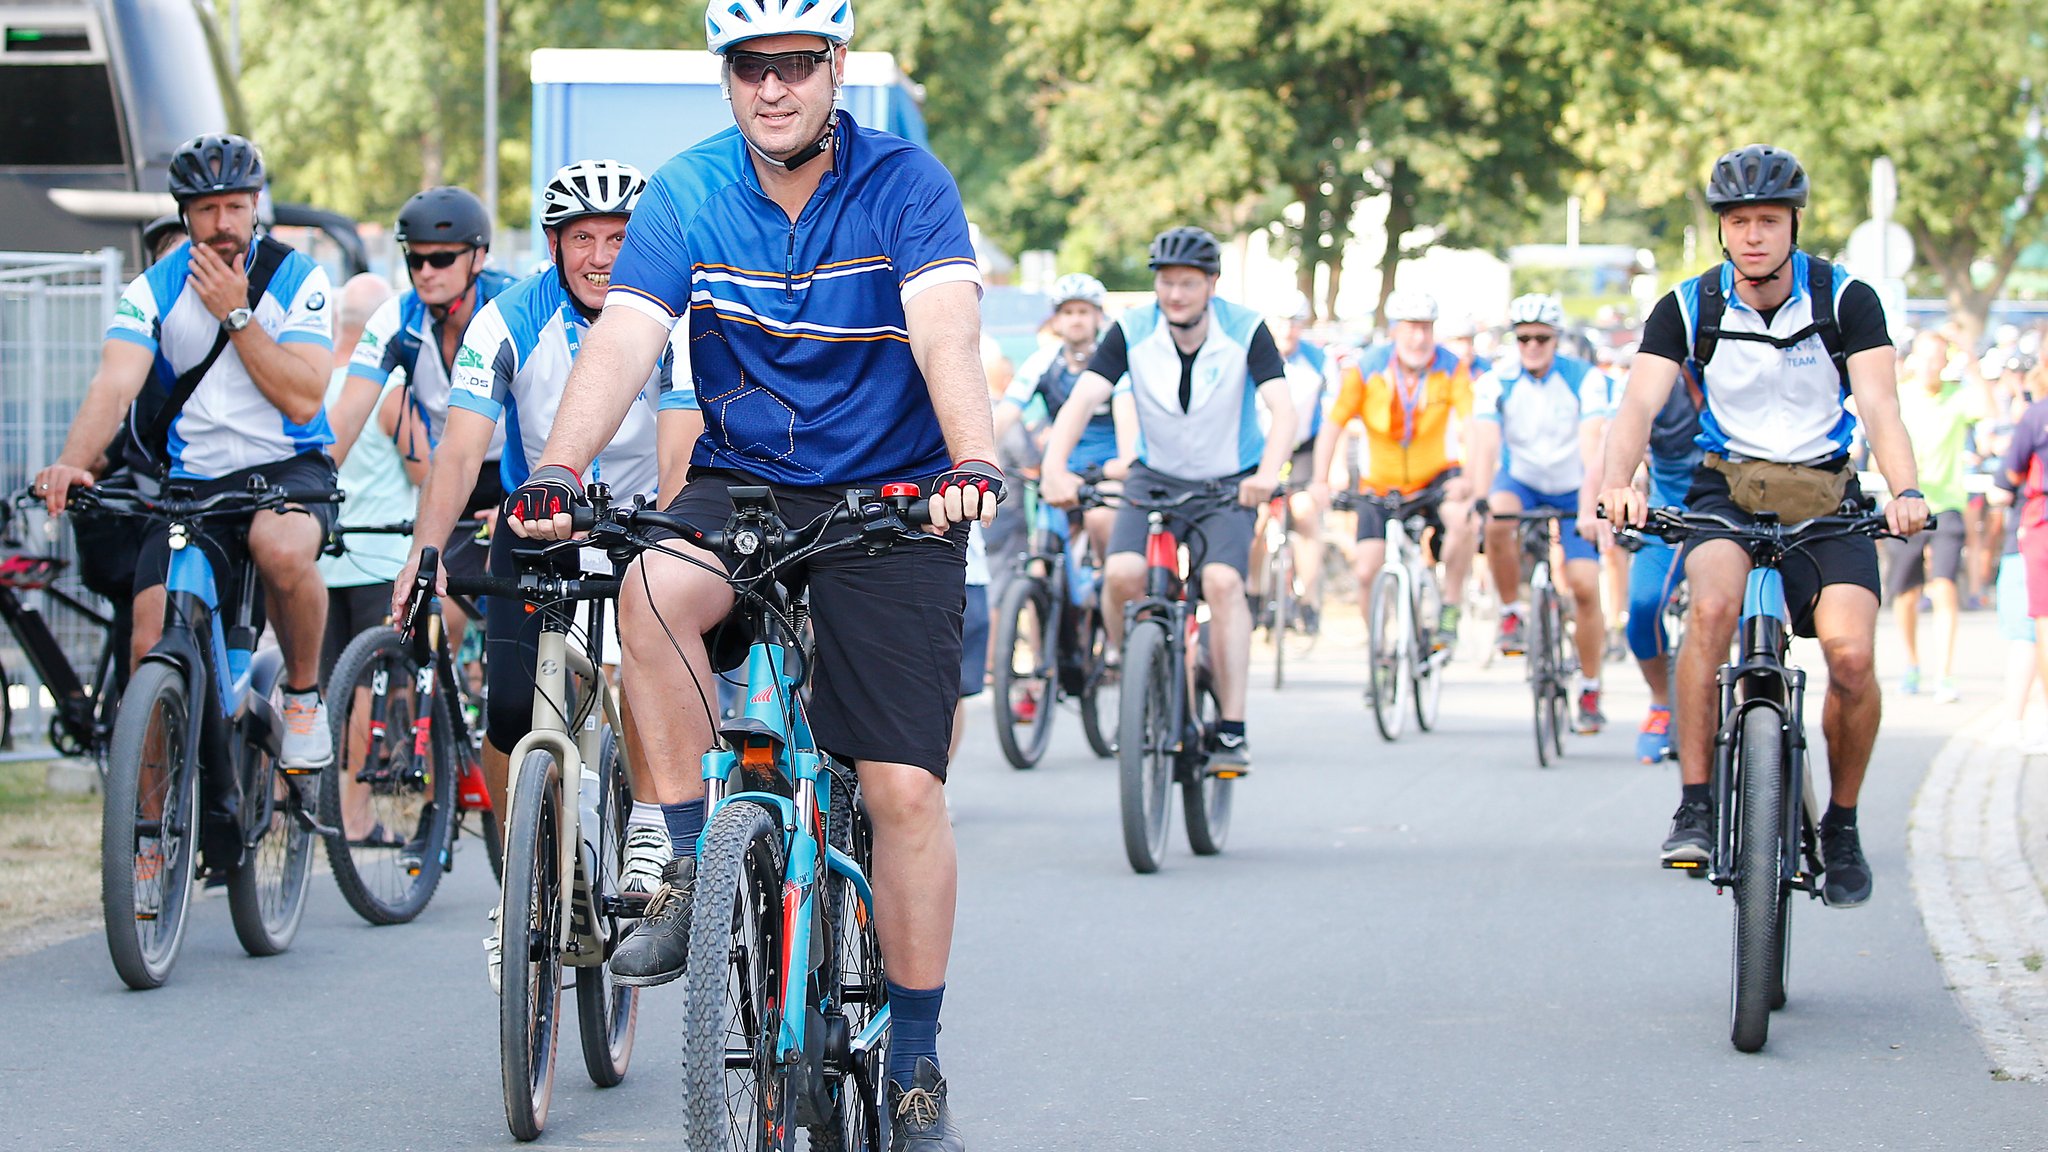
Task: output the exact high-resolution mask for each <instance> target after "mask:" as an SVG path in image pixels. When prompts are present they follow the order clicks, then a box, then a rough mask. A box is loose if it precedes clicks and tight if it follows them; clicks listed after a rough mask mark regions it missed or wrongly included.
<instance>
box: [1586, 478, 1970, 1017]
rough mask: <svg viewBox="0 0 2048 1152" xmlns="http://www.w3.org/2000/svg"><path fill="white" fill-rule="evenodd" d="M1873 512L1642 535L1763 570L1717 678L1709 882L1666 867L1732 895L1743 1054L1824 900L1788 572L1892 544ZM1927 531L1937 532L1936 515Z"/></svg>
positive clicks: (1781, 991)
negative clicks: (1719, 549) (1874, 543)
mask: <svg viewBox="0 0 2048 1152" xmlns="http://www.w3.org/2000/svg"><path fill="white" fill-rule="evenodd" d="M1870 508H1871V504H1870V503H1869V502H1868V501H1866V502H1865V503H1864V504H1863V506H1862V507H1861V508H1859V509H1858V510H1857V512H1856V514H1854V515H1835V516H1819V517H1815V518H1814V519H1811V520H1803V521H1800V522H1799V523H1796V524H1781V523H1779V522H1778V518H1777V517H1776V516H1775V515H1772V514H1770V513H1767V512H1760V513H1757V514H1756V522H1755V523H1753V524H1744V523H1740V522H1738V521H1735V520H1730V519H1728V518H1726V517H1723V516H1716V515H1713V514H1711V513H1700V512H1680V511H1678V510H1677V509H1674V508H1654V509H1651V510H1650V516H1649V523H1648V525H1647V526H1646V527H1644V528H1643V529H1641V531H1642V533H1643V534H1645V535H1651V536H1659V537H1662V538H1663V539H1664V540H1666V541H1669V542H1670V543H1673V544H1679V543H1683V542H1684V541H1686V540H1688V539H1691V538H1693V537H1696V536H1708V537H1714V538H1718V539H1728V540H1733V541H1735V542H1736V543H1738V544H1741V545H1742V546H1743V547H1744V548H1745V549H1747V550H1748V551H1749V555H1750V561H1751V563H1752V564H1754V565H1755V566H1754V567H1753V568H1751V569H1750V572H1749V582H1748V584H1747V585H1746V586H1745V588H1744V589H1743V595H1742V619H1741V624H1740V626H1739V627H1738V629H1737V632H1736V641H1735V650H1734V652H1733V654H1732V658H1731V660H1730V662H1729V663H1727V664H1724V665H1722V666H1721V670H1720V674H1719V676H1718V681H1719V684H1720V691H1721V706H1720V722H1719V726H1718V728H1717V730H1716V733H1715V736H1714V768H1713V776H1712V778H1711V785H1712V793H1711V794H1712V796H1713V800H1714V812H1715V821H1714V827H1715V833H1714V847H1713V851H1712V852H1711V853H1710V855H1709V858H1708V861H1707V866H1706V869H1705V871H1704V872H1701V871H1700V867H1699V865H1698V863H1696V862H1693V861H1673V862H1670V863H1667V864H1666V865H1665V866H1666V867H1669V868H1678V869H1681V870H1683V871H1687V872H1689V873H1690V874H1692V875H1694V876H1701V875H1704V876H1705V877H1706V879H1708V880H1711V881H1712V882H1713V884H1714V888H1715V890H1716V891H1727V890H1729V889H1733V890H1734V892H1735V945H1734V979H1733V989H1732V992H1731V995H1730V998H1729V1039H1730V1041H1731V1042H1732V1043H1733V1044H1734V1045H1735V1047H1736V1048H1737V1049H1738V1050H1740V1051H1743V1052H1755V1051H1757V1050H1758V1049H1761V1048H1762V1047H1763V1046H1764V1041H1765V1040H1766V1039H1767V1038H1768V1036H1769V1034H1770V1027H1771V1013H1772V1012H1773V1011H1775V1010H1777V1009H1779V1008H1783V1007H1784V1006H1785V994H1786V987H1787V984H1788V982H1789V980H1790V977H1791V968H1792V894H1793V893H1795V892H1804V893H1806V894H1807V896H1808V897H1818V896H1819V895H1820V892H1821V872H1822V870H1823V866H1822V863H1821V854H1820V813H1819V811H1818V810H1817V808H1816V806H1815V804H1814V794H1813V778H1812V774H1811V772H1809V770H1808V765H1807V756H1806V753H1807V743H1806V725H1805V721H1804V719H1803V716H1804V712H1805V707H1806V673H1805V672H1803V671H1801V670H1800V669H1798V668H1795V667H1793V666H1792V665H1791V664H1790V663H1789V662H1788V660H1787V655H1788V650H1789V648H1790V647H1791V643H1792V614H1791V612H1790V610H1789V608H1788V606H1787V605H1786V603H1785V577H1784V574H1783V573H1782V572H1781V571H1780V569H1781V568H1782V567H1783V565H1784V563H1785V561H1786V560H1787V559H1788V558H1789V557H1792V556H1793V555H1795V554H1796V553H1799V552H1801V551H1803V550H1805V549H1807V548H1811V547H1812V546H1813V545H1815V544H1818V543H1820V542H1822V541H1825V540H1839V539H1842V538H1844V537H1849V536H1869V537H1873V538H1880V539H1896V537H1893V536H1892V535H1891V533H1890V532H1889V531H1888V530H1887V525H1886V523H1885V519H1884V517H1883V516H1880V515H1875V514H1873V513H1872V512H1871V511H1870ZM1927 527H1928V528H1933V527H1934V519H1933V518H1932V517H1929V518H1928V521H1927ZM1623 531H1624V532H1626V531H1628V530H1627V529H1623Z"/></svg>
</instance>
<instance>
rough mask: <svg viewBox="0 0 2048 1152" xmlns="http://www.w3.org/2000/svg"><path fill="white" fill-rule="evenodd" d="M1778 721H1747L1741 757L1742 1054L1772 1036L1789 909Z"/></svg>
mask: <svg viewBox="0 0 2048 1152" xmlns="http://www.w3.org/2000/svg"><path fill="white" fill-rule="evenodd" d="M1777 721H1778V717H1777V713H1775V712H1773V711H1771V710H1769V709H1763V708H1759V709H1754V710H1752V711H1750V712H1749V713H1748V714H1747V715H1745V716H1744V717H1743V718H1742V731H1741V732H1740V734H1739V736H1738V739H1737V742H1736V748H1737V755H1739V756H1740V757H1741V758H1742V759H1741V761H1740V763H1739V766H1738V768H1737V771H1738V773H1739V774H1740V781H1739V783H1738V786H1737V789H1736V804H1737V805H1738V807H1737V809H1736V814H1735V816H1736V823H1735V862H1736V873H1735V947H1734V957H1733V968H1734V972H1733V979H1732V980H1731V983H1732V985H1733V987H1732V989H1731V995H1730V997H1729V1013H1728V1014H1729V1024H1728V1038H1729V1042H1730V1043H1732V1044H1734V1045H1735V1047H1736V1049H1737V1050H1738V1051H1741V1052H1755V1051H1757V1050H1759V1049H1761V1048H1762V1047H1763V1046H1764V1041H1765V1040H1767V1039H1769V1037H1770V1030H1771V1007H1772V1004H1771V997H1772V986H1773V985H1774V984H1775V983H1776V982H1777V981H1778V980H1779V978H1780V970H1779V965H1780V963H1781V962H1782V959H1783V957H1782V956H1781V954H1780V944H1781V940H1780V936H1779V931H1778V928H1779V920H1778V913H1779V911H1780V909H1781V908H1782V907H1783V906H1784V900H1783V897H1784V895H1785V884H1784V877H1783V876H1782V875H1780V872H1781V871H1782V865H1783V862H1784V852H1783V844H1782V839H1783V836H1784V827H1785V777H1784V732H1783V730H1782V729H1781V728H1780V726H1779V724H1778V722H1777Z"/></svg>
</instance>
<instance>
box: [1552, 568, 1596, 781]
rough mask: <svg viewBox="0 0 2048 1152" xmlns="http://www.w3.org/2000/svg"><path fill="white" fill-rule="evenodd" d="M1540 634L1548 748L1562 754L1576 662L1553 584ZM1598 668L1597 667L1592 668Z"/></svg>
mask: <svg viewBox="0 0 2048 1152" xmlns="http://www.w3.org/2000/svg"><path fill="white" fill-rule="evenodd" d="M1543 602H1544V605H1545V608H1544V619H1545V620H1546V621H1547V623H1546V624H1545V625H1544V631H1543V637H1544V645H1545V650H1546V651H1548V652H1549V653H1550V751H1551V753H1552V754H1553V755H1556V756H1563V755H1564V734H1565V733H1566V732H1568V731H1570V730H1571V729H1572V697H1571V687H1570V681H1571V673H1572V672H1574V671H1576V670H1577V669H1578V666H1579V662H1578V657H1577V656H1576V655H1574V649H1573V648H1572V638H1571V633H1570V631H1569V630H1567V629H1566V627H1565V622H1564V600H1563V599H1562V598H1561V597H1559V596H1558V594H1557V589H1555V588H1552V589H1550V590H1549V591H1548V592H1547V593H1545V594H1544V601H1543ZM1595 671H1598V669H1595Z"/></svg>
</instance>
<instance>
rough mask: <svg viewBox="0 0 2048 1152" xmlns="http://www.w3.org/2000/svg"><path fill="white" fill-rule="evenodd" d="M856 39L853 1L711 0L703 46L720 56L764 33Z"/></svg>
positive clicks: (836, 40)
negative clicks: (734, 46) (854, 36)
mask: <svg viewBox="0 0 2048 1152" xmlns="http://www.w3.org/2000/svg"><path fill="white" fill-rule="evenodd" d="M790 35H798V36H823V37H824V38H825V39H826V40H827V41H830V42H831V43H833V44H835V45H842V44H845V43H846V42H847V41H849V40H851V39H853V0H711V2H710V3H709V4H707V5H706V6H705V8H704V46H705V47H707V48H709V49H711V50H712V51H713V52H715V53H717V54H718V55H720V56H723V55H725V53H726V50H727V49H729V48H731V47H732V46H733V45H735V44H738V43H740V42H741V41H743V40H754V39H758V38H759V37H762V36H790Z"/></svg>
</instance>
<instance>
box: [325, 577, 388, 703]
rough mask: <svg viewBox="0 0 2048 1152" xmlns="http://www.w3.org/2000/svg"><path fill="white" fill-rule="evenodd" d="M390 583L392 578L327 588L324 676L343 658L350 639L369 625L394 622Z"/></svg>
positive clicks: (369, 627) (368, 627)
mask: <svg viewBox="0 0 2048 1152" xmlns="http://www.w3.org/2000/svg"><path fill="white" fill-rule="evenodd" d="M391 585H392V581H390V580H386V581H384V582H383V583H381V584H351V585H349V586H348V587H346V588H329V589H328V590H327V636H326V639H325V640H324V641H322V643H321V645H320V672H321V676H322V678H323V679H325V676H326V674H327V673H328V672H331V671H333V670H334V662H335V661H336V660H339V659H341V652H342V649H344V648H347V647H348V646H349V642H350V641H351V640H354V639H355V638H356V637H357V636H360V635H362V634H363V632H365V631H367V630H368V629H371V628H375V627H377V626H378V625H380V624H389V623H390V622H391Z"/></svg>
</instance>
